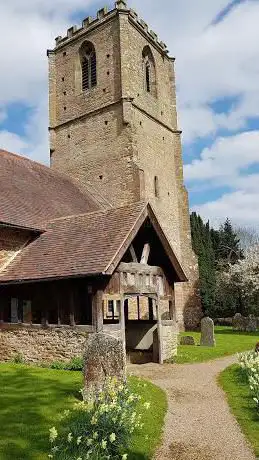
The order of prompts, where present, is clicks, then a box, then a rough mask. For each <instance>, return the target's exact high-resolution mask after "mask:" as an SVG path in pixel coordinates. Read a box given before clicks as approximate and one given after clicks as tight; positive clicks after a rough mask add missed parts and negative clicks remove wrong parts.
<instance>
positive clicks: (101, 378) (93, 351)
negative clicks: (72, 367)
mask: <svg viewBox="0 0 259 460" xmlns="http://www.w3.org/2000/svg"><path fill="white" fill-rule="evenodd" d="M85 347H86V348H85V354H84V390H85V391H87V390H94V389H101V388H102V386H103V384H104V383H105V381H106V379H107V378H109V377H115V378H117V379H118V380H120V381H125V380H126V352H125V347H124V345H123V342H122V340H119V339H116V338H115V337H112V336H110V335H106V334H103V333H95V334H91V335H90V336H89V338H88V340H87V341H86V345H85Z"/></svg>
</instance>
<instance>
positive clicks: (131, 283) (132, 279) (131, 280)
mask: <svg viewBox="0 0 259 460" xmlns="http://www.w3.org/2000/svg"><path fill="white" fill-rule="evenodd" d="M127 284H128V285H129V286H135V273H128V274H127Z"/></svg>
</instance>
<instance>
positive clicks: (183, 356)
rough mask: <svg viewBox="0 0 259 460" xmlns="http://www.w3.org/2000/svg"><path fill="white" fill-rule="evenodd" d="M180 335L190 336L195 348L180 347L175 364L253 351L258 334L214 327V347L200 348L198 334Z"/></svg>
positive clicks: (187, 333)
mask: <svg viewBox="0 0 259 460" xmlns="http://www.w3.org/2000/svg"><path fill="white" fill-rule="evenodd" d="M182 335H192V336H193V337H194V338H195V342H196V346H190V345H180V346H179V348H178V356H177V358H174V362H176V363H195V362H202V361H209V360H210V359H215V358H220V357H222V356H227V355H233V354H235V353H239V352H241V351H246V350H251V349H254V347H255V344H256V342H258V340H259V332H257V333H256V332H235V331H233V330H232V328H230V327H223V326H216V327H215V336H216V344H217V346H216V347H214V348H213V347H200V346H198V345H199V343H200V333H199V332H183V333H181V336H182Z"/></svg>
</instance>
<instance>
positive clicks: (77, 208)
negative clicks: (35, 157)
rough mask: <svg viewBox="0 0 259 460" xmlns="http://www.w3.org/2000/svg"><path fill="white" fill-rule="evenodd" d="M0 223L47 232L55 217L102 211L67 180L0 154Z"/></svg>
mask: <svg viewBox="0 0 259 460" xmlns="http://www.w3.org/2000/svg"><path fill="white" fill-rule="evenodd" d="M0 197H1V199H0V222H7V223H9V224H13V225H18V226H22V227H30V228H44V227H45V226H46V223H47V222H49V221H50V220H53V219H55V218H56V217H63V216H68V215H75V214H82V213H87V212H92V211H96V210H98V209H100V207H99V206H98V205H97V204H96V203H95V201H94V199H93V197H91V196H90V194H89V195H86V194H83V193H82V192H80V191H79V189H78V188H77V187H76V185H74V184H73V183H72V182H71V181H70V180H69V179H68V178H66V177H65V176H62V175H61V174H59V173H58V172H56V171H54V170H52V169H50V168H49V167H47V166H44V165H41V164H39V163H36V162H35V161H32V160H29V159H27V158H24V157H21V156H18V155H15V154H13V153H10V152H6V151H4V150H0Z"/></svg>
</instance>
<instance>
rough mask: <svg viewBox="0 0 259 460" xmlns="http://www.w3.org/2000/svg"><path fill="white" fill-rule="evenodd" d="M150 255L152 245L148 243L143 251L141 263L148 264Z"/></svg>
mask: <svg viewBox="0 0 259 460" xmlns="http://www.w3.org/2000/svg"><path fill="white" fill-rule="evenodd" d="M149 254H150V245H149V244H148V243H146V244H145V246H144V248H143V251H142V256H141V260H140V263H141V264H147V263H148V258H149Z"/></svg>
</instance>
